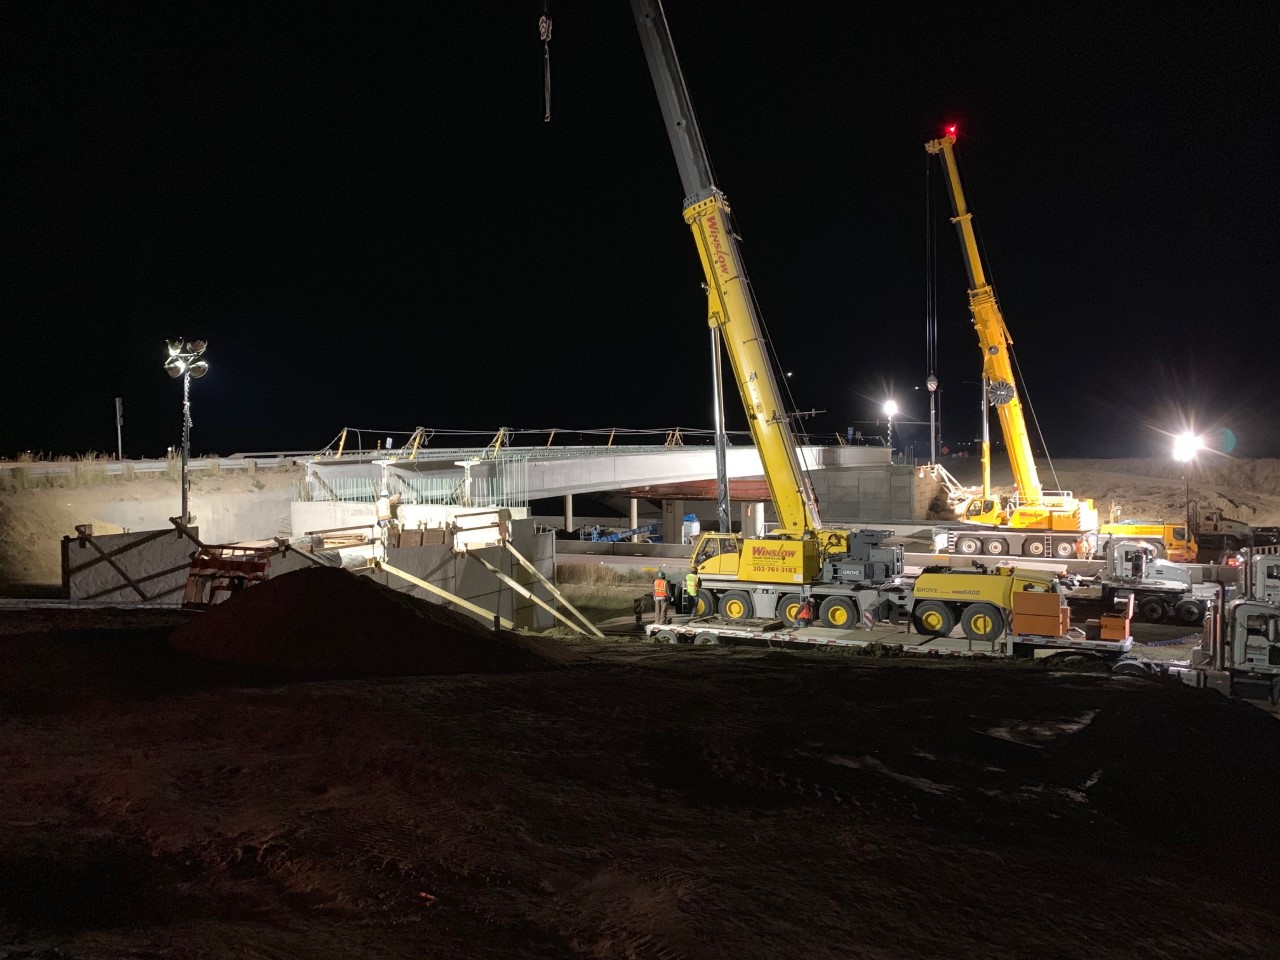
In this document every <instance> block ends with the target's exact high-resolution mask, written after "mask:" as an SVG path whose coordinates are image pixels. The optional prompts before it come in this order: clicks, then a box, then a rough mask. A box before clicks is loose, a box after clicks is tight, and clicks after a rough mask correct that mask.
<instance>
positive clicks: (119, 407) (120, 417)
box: [116, 397, 124, 463]
mask: <svg viewBox="0 0 1280 960" xmlns="http://www.w3.org/2000/svg"><path fill="white" fill-rule="evenodd" d="M123 426H124V398H123V397H116V462H117V463H123V462H124V440H123V438H122V437H123V435H122V434H121V432H120V431H121V428H122V427H123Z"/></svg>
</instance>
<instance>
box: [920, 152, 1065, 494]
mask: <svg viewBox="0 0 1280 960" xmlns="http://www.w3.org/2000/svg"><path fill="white" fill-rule="evenodd" d="M955 142H956V136H955V132H954V130H948V132H947V135H946V136H944V137H942V138H941V139H939V140H931V141H929V142H928V143H926V144H925V149H926V150H927V151H929V152H930V153H933V154H940V155H941V157H942V164H943V166H944V167H945V168H946V172H947V193H948V194H949V195H950V197H951V212H952V213H953V214H954V215H953V216H952V218H951V222H952V223H954V224H955V225H956V231H957V232H958V233H959V234H960V247H961V249H962V250H963V252H964V265H965V270H966V271H967V273H968V275H969V312H970V313H971V314H972V316H973V326H974V329H975V330H977V332H978V344H979V345H980V346H981V348H982V381H983V386H984V388H985V389H986V391H987V399H988V401H989V402H990V403H991V404H992V405H993V406H994V407H995V408H996V412H997V414H998V415H999V418H1000V430H1001V432H1002V433H1003V435H1004V444H1005V449H1006V450H1007V451H1008V453H1009V464H1010V466H1011V467H1012V468H1013V482H1014V485H1015V486H1016V487H1017V490H1018V497H1019V499H1020V500H1021V502H1022V503H1023V504H1026V505H1028V506H1030V505H1034V504H1038V503H1040V502H1041V500H1042V499H1043V497H1044V490H1043V488H1042V487H1041V486H1040V477H1039V474H1038V473H1037V471H1036V462H1035V457H1034V456H1033V455H1032V452H1031V438H1030V436H1029V434H1028V433H1027V421H1026V418H1025V417H1024V416H1023V413H1022V401H1021V400H1020V399H1019V398H1018V390H1017V387H1016V386H1015V383H1014V376H1013V364H1012V363H1011V361H1010V358H1009V346H1010V345H1011V344H1012V343H1013V337H1011V336H1010V335H1009V328H1008V327H1007V326H1006V325H1005V322H1004V315H1003V314H1001V312H1000V305H999V304H998V303H997V302H996V292H995V290H994V289H993V288H992V286H991V284H990V283H988V282H987V278H986V274H985V271H984V270H983V269H982V257H981V256H980V254H979V252H978V241H977V237H976V236H975V235H974V232H973V213H972V212H971V211H970V210H969V207H968V204H967V203H966V202H965V198H964V188H963V187H962V186H961V184H960V168H959V167H958V166H957V165H956V155H955V149H954V147H955Z"/></svg>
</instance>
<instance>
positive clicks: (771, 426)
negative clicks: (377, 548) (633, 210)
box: [631, 0, 844, 539]
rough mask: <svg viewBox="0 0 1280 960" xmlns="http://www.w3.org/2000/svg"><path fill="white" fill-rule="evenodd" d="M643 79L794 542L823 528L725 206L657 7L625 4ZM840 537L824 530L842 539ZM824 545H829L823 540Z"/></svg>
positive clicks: (711, 317)
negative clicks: (647, 80)
mask: <svg viewBox="0 0 1280 960" xmlns="http://www.w3.org/2000/svg"><path fill="white" fill-rule="evenodd" d="M631 11H632V13H633V14H634V16H635V20H636V26H637V28H638V29H639V32H640V41H641V44H642V46H643V47H644V53H645V59H646V60H647V61H648V64H649V73H650V75H651V76H652V78H653V86H654V89H655V90H656V91H657V94H658V102H659V104H660V105H661V108H662V117H663V120H664V122H665V124H666V127H667V135H668V137H669V138H670V140H671V148H672V151H673V153H674V154H675V158H676V166H677V167H679V170H680V180H681V184H682V185H683V187H684V191H685V201H684V220H685V222H686V223H687V224H688V225H689V228H690V230H691V231H692V233H693V239H694V243H695V244H696V245H697V248H698V257H699V259H700V260H701V261H702V269H703V272H704V274H705V275H706V281H707V282H706V286H707V296H708V305H707V323H708V325H709V326H711V327H716V328H718V329H719V331H720V335H721V340H722V342H723V343H724V346H725V351H726V353H728V355H729V363H730V365H731V367H732V369H733V374H734V379H735V380H736V382H737V385H738V392H739V395H740V396H741V399H742V406H743V409H744V410H745V411H746V413H747V419H748V422H749V425H750V428H751V436H752V439H753V440H754V441H755V445H756V449H757V450H758V451H759V453H760V461H761V463H762V465H763V467H764V474H765V479H766V480H767V481H768V484H769V492H770V494H771V496H772V497H773V503H774V508H775V509H776V510H777V514H778V522H779V527H780V529H779V531H778V532H779V533H781V534H782V535H783V536H787V537H794V538H800V537H802V536H804V535H805V533H806V532H807V531H814V532H816V531H819V530H821V529H822V521H821V518H820V517H819V515H818V506H817V503H816V501H815V500H814V498H813V495H812V494H811V493H810V491H809V486H808V484H807V483H806V482H805V477H804V471H803V470H802V468H801V466H800V460H799V456H798V454H797V453H796V439H795V435H794V433H793V432H792V430H791V422H790V420H789V417H788V414H787V412H786V409H785V407H784V405H783V403H782V399H781V394H780V392H779V390H778V383H777V378H776V377H775V376H774V372H773V367H772V365H771V364H770V362H769V359H768V356H767V355H766V351H765V339H764V335H763V331H762V327H761V324H760V319H759V315H758V313H757V310H756V305H755V299H754V297H753V296H752V293H751V284H750V281H749V280H748V279H747V272H746V268H745V266H744V265H743V262H742V253H741V251H740V250H739V248H738V241H737V238H736V236H735V234H734V229H733V224H732V220H731V217H730V209H729V203H728V201H727V200H726V198H725V196H724V194H723V193H721V192H720V190H719V188H718V187H717V186H716V185H715V181H714V179H713V176H712V173H711V163H710V160H709V159H708V156H707V150H706V146H705V145H704V143H703V140H702V132H701V129H700V128H699V126H698V121H697V117H696V116H695V115H694V112H693V107H692V105H691V103H690V101H689V93H688V89H687V88H686V86H685V83H684V76H683V74H682V73H681V70H680V63H679V61H678V60H677V58H676V53H675V45H674V43H673V42H672V40H671V33H670V31H669V29H668V27H667V20H666V16H665V15H664V14H663V12H662V6H661V3H659V2H658V0H631ZM843 533H844V532H843V531H831V534H832V535H836V536H843ZM822 539H829V538H822Z"/></svg>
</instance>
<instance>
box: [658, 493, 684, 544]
mask: <svg viewBox="0 0 1280 960" xmlns="http://www.w3.org/2000/svg"><path fill="white" fill-rule="evenodd" d="M662 542H663V543H683V542H684V501H683V500H663V501H662Z"/></svg>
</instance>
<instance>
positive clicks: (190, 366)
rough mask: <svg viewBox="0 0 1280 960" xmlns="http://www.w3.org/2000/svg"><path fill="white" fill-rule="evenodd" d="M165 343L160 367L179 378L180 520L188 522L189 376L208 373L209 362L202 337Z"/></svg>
mask: <svg viewBox="0 0 1280 960" xmlns="http://www.w3.org/2000/svg"><path fill="white" fill-rule="evenodd" d="M168 343H169V356H168V358H167V359H166V360H165V362H164V369H165V371H166V372H167V373H168V374H169V376H171V377H173V378H174V379H177V378H178V377H181V378H182V522H183V523H184V524H187V525H190V523H191V511H190V509H189V507H188V504H189V502H190V493H191V476H190V474H189V473H188V470H187V464H188V463H189V462H190V459H191V378H192V377H195V378H196V379H197V380H198V379H200V378H201V377H203V376H204V375H205V374H206V373H208V372H209V362H208V361H207V360H205V359H204V351H205V347H206V344H205V342H204V341H203V340H191V341H183V340H170V341H169V342H168Z"/></svg>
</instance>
